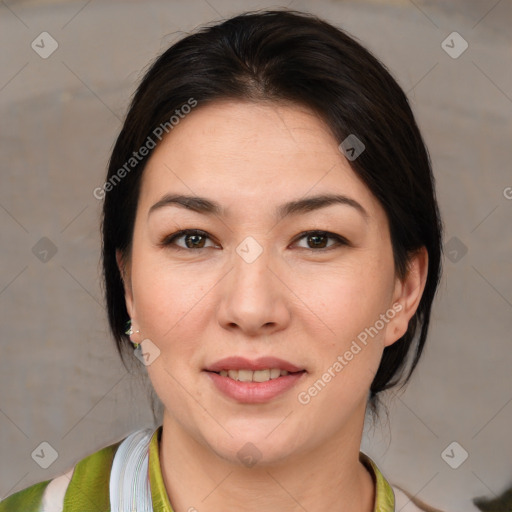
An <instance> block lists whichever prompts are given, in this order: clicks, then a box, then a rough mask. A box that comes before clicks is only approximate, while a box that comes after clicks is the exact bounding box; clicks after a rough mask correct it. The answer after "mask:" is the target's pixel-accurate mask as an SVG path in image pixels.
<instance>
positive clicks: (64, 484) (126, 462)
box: [0, 426, 424, 512]
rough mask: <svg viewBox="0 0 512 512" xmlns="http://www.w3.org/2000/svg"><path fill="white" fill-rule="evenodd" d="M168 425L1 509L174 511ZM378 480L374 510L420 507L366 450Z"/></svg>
mask: <svg viewBox="0 0 512 512" xmlns="http://www.w3.org/2000/svg"><path fill="white" fill-rule="evenodd" d="M161 433H162V426H159V427H158V428H157V429H156V430H153V429H150V428H147V429H141V430H137V431H136V432H133V433H132V434H130V435H129V436H128V437H126V438H125V439H123V440H121V441H118V442H117V443H115V444H112V445H110V446H107V447H105V448H103V449H101V450H99V451H97V452H95V453H93V454H92V455H89V456H88V457H85V458H84V459H82V460H81V461H79V462H78V463H77V464H76V465H75V466H74V467H73V468H71V469H70V470H69V471H67V472H66V473H64V474H62V475H60V476H58V477H55V478H53V479H51V480H46V481H44V482H40V483H37V484H35V485H32V486H30V487H27V488H26V489H23V490H21V491H18V492H16V493H14V494H11V495H10V496H8V497H6V498H5V499H4V500H3V501H1V502H0V512H173V509H172V507H171V504H170V502H169V497H168V496H167V491H166V489H165V486H164V482H163V477H162V473H161V469H160V460H159V443H160V439H161ZM360 460H361V462H363V464H364V465H365V466H366V467H367V468H368V470H369V471H370V473H371V474H372V477H373V479H374V482H375V487H376V498H375V507H374V512H395V511H401V512H417V511H422V510H424V509H423V508H418V507H417V506H416V505H414V503H413V502H412V501H410V499H409V498H408V497H407V495H406V494H404V493H403V492H402V491H401V490H400V489H398V488H396V487H392V486H391V485H390V484H389V483H388V482H387V481H386V479H385V478H384V476H383V475H382V473H381V472H380V470H379V469H378V467H377V466H376V464H375V463H374V462H373V461H372V460H371V459H370V458H369V457H368V456H367V455H366V454H364V453H363V452H360Z"/></svg>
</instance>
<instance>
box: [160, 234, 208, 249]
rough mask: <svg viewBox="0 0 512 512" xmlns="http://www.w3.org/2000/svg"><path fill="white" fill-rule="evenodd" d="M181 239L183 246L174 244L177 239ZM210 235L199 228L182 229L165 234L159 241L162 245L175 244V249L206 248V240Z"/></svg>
mask: <svg viewBox="0 0 512 512" xmlns="http://www.w3.org/2000/svg"><path fill="white" fill-rule="evenodd" d="M180 239H183V241H184V243H185V246H182V245H178V244H176V241H177V240H180ZM209 239H210V237H209V236H208V234H207V233H206V232H204V231H201V230H199V229H184V230H182V231H178V232H177V233H174V234H172V235H169V236H167V237H166V238H165V239H164V240H163V241H162V243H161V245H163V246H166V247H167V246H175V248H177V249H196V250H197V249H206V248H207V247H205V243H206V240H209Z"/></svg>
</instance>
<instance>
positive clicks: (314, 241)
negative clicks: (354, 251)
mask: <svg viewBox="0 0 512 512" xmlns="http://www.w3.org/2000/svg"><path fill="white" fill-rule="evenodd" d="M301 239H306V243H307V245H308V246H307V247H302V248H303V249H307V250H312V251H317V250H318V251H322V250H329V249H331V248H335V247H338V246H340V245H349V243H348V240H346V239H345V238H343V237H342V236H340V235H336V234H335V233H329V232H328V231H307V232H305V233H302V234H301V235H300V236H299V237H298V238H297V239H296V240H301ZM329 239H331V240H334V243H332V244H330V245H327V243H328V240H329Z"/></svg>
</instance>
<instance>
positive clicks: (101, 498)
mask: <svg viewBox="0 0 512 512" xmlns="http://www.w3.org/2000/svg"><path fill="white" fill-rule="evenodd" d="M122 441H123V440H120V441H118V442H116V443H114V444H111V445H109V446H106V447H104V448H102V449H101V450H98V451H97V452H94V453H92V454H91V455H88V456H87V457H85V458H84V459H82V460H80V461H79V462H77V463H76V464H75V465H74V466H73V467H72V468H71V469H69V470H68V471H66V472H65V473H63V474H61V475H59V476H56V477H55V478H53V479H50V480H45V481H43V482H39V483H36V484H34V485H31V486H30V487H27V488H25V489H22V490H21V491H18V492H16V493H14V494H11V495H9V496H7V497H6V498H4V499H3V500H2V501H0V512H62V511H66V512H67V511H68V510H69V512H74V511H75V510H76V511H83V510H90V509H91V508H93V509H94V510H97V511H98V512H107V511H109V509H110V501H109V479H110V471H111V468H112V461H113V459H114V455H115V453H116V451H117V448H118V447H119V445H120V444H121V442H122ZM83 489H87V492H83Z"/></svg>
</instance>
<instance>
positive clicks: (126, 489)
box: [110, 428, 154, 512]
mask: <svg viewBox="0 0 512 512" xmlns="http://www.w3.org/2000/svg"><path fill="white" fill-rule="evenodd" d="M153 432H154V431H153V430H152V429H151V428H147V429H142V430H137V431H136V432H133V433H132V434H130V435H129V436H128V437H127V438H126V439H125V440H124V441H123V442H122V443H121V444H120V445H119V447H118V449H117V451H116V453H115V456H114V462H113V464H112V471H111V474H110V507H111V510H112V511H115V512H135V511H136V512H153V502H152V499H151V488H150V484H149V472H148V469H149V466H148V462H149V442H150V441H151V436H152V435H153Z"/></svg>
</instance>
